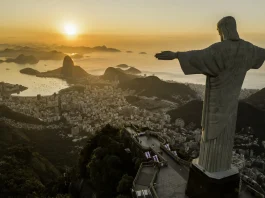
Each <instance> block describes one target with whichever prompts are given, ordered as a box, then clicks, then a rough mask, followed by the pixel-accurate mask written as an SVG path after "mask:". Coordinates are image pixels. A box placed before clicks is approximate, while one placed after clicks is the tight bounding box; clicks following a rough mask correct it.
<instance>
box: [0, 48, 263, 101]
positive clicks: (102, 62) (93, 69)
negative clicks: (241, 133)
mask: <svg viewBox="0 0 265 198" xmlns="http://www.w3.org/2000/svg"><path fill="white" fill-rule="evenodd" d="M62 62H63V61H62V60H60V61H39V63H38V64H36V65H18V64H15V63H2V64H0V81H4V82H8V83H12V84H21V85H23V86H26V87H28V90H26V91H23V92H21V93H20V94H19V95H21V96H36V95H37V94H41V95H50V94H53V93H54V92H58V91H59V90H60V89H63V88H66V87H68V86H69V85H68V84H67V83H66V82H65V81H63V80H60V79H54V78H38V77H35V76H29V75H25V74H21V73H20V72H19V70H20V69H23V68H26V67H31V68H33V69H36V70H38V71H48V70H53V69H56V68H58V67H61V66H62ZM74 62H75V65H79V66H81V67H82V68H84V69H85V70H86V71H87V72H88V73H90V74H93V75H102V74H104V71H105V70H106V68H108V67H115V66H116V65H118V64H127V65H129V66H134V67H136V68H137V69H139V70H141V71H142V73H143V74H146V75H147V76H148V75H153V74H154V75H156V76H158V77H159V78H161V79H164V80H174V81H177V82H190V83H196V84H205V76H204V75H184V74H183V72H182V70H181V68H180V65H179V62H178V60H173V61H161V60H157V59H156V58H155V57H154V53H147V54H139V52H134V53H126V52H120V53H91V54H87V55H85V56H84V58H82V59H74ZM264 87H265V66H263V67H261V68H260V69H259V70H250V71H249V72H248V73H247V76H246V78H245V81H244V84H243V88H251V89H261V88H264ZM15 95H16V94H15Z"/></svg>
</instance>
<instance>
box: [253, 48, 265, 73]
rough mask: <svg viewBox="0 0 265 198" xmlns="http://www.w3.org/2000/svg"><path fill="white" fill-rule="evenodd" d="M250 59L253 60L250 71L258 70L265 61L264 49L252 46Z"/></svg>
mask: <svg viewBox="0 0 265 198" xmlns="http://www.w3.org/2000/svg"><path fill="white" fill-rule="evenodd" d="M252 58H253V59H254V65H252V67H251V69H259V68H260V67H261V66H262V65H263V63H264V61H265V49H264V48H261V47H257V46H254V53H253V57H252Z"/></svg>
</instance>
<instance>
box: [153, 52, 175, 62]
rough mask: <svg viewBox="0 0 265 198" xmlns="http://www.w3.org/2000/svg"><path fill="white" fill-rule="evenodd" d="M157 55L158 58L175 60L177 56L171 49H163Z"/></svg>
mask: <svg viewBox="0 0 265 198" xmlns="http://www.w3.org/2000/svg"><path fill="white" fill-rule="evenodd" d="M155 57H156V58H157V59H158V60H174V59H175V58H176V53H175V52H171V51H163V52H161V53H157V54H156V55H155Z"/></svg>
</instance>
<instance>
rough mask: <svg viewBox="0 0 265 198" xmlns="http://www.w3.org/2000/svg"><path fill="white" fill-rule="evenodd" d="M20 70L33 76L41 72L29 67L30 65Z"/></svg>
mask: <svg viewBox="0 0 265 198" xmlns="http://www.w3.org/2000/svg"><path fill="white" fill-rule="evenodd" d="M19 72H20V73H22V74H28V75H33V76H36V75H37V74H39V73H40V72H39V71H38V70H36V69H32V68H29V67H27V68H24V69H21V70H20V71H19Z"/></svg>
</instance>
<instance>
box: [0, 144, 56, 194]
mask: <svg viewBox="0 0 265 198" xmlns="http://www.w3.org/2000/svg"><path fill="white" fill-rule="evenodd" d="M2 149H3V150H4V152H5V154H4V155H1V156H0V161H1V162H4V163H3V164H2V165H1V166H0V172H1V178H0V181H1V184H0V186H1V191H0V197H46V196H45V191H46V192H47V189H48V188H46V186H47V185H50V184H51V183H53V182H54V181H56V180H58V178H59V176H60V172H59V171H58V170H57V169H56V168H55V167H54V166H53V165H52V164H51V163H50V162H49V161H48V160H47V159H46V158H44V157H43V156H42V155H40V154H39V153H37V152H35V151H34V150H33V149H32V147H29V146H24V145H16V146H14V145H10V147H4V148H2Z"/></svg>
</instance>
